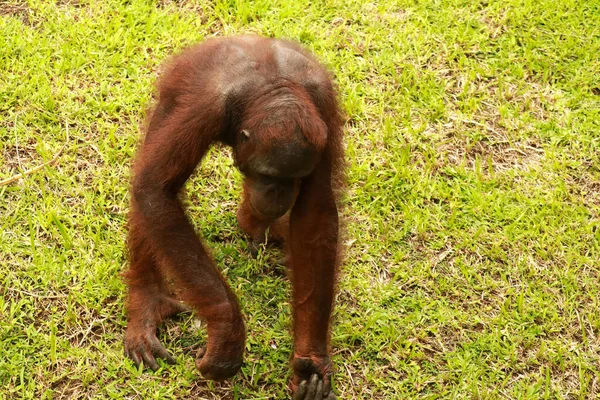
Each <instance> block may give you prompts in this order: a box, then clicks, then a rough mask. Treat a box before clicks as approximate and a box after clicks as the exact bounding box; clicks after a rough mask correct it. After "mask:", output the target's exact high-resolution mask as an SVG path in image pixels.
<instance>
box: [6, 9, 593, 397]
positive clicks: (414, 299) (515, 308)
mask: <svg viewBox="0 0 600 400" xmlns="http://www.w3.org/2000/svg"><path fill="white" fill-rule="evenodd" d="M599 27H600V2H598V1H597V0H588V1H583V0H581V1H575V0H565V1H561V2H556V1H552V0H539V1H536V2H533V1H517V0H504V1H495V0H494V1H492V0H475V1H466V0H423V1H415V0H390V1H385V2H375V3H371V2H367V1H365V0H356V1H342V0H330V1H327V2H309V1H307V0H298V1H295V2H270V1H263V0H261V1H256V2H250V1H244V0H231V1H214V2H203V1H197V2H192V1H158V2H147V1H138V0H131V1H114V0H110V1H56V2H52V1H39V0H30V1H27V2H24V1H17V0H8V1H3V2H0V180H2V179H6V178H8V177H10V176H12V175H14V174H17V173H19V172H20V171H24V170H27V169H29V168H32V167H34V166H36V165H39V164H41V163H43V162H46V161H49V160H51V159H52V158H53V157H54V156H55V155H56V154H57V153H58V152H59V151H60V149H61V147H62V146H65V148H64V150H63V152H62V153H61V154H60V156H59V157H58V160H57V162H56V163H55V164H53V165H49V166H46V167H44V168H43V169H42V170H40V171H38V172H36V173H33V174H30V175H28V176H26V177H25V178H23V179H20V180H18V181H17V182H15V183H13V184H9V185H3V186H0V228H1V229H0V294H1V295H0V348H1V349H2V351H1V355H0V398H7V399H9V398H10V399H13V398H34V399H49V398H144V399H145V398H161V399H162V398H177V399H182V398H192V397H194V396H195V398H207V399H220V398H223V399H259V398H264V399H267V398H269V399H271V398H285V397H286V396H287V391H286V389H285V385H286V382H287V380H288V379H289V374H290V373H289V369H288V361H289V357H290V352H291V339H290V332H289V327H290V306H289V300H288V298H289V292H290V287H289V283H288V281H287V280H286V279H285V278H283V277H282V276H281V271H278V270H277V268H275V267H273V266H272V265H273V263H274V260H276V259H277V254H274V253H273V252H264V253H263V254H262V255H261V257H259V258H258V259H257V260H253V259H251V258H250V257H248V252H247V247H246V241H245V239H244V237H243V236H242V234H241V233H240V231H239V229H238V228H237V225H236V222H235V209H236V204H237V199H238V196H239V193H240V187H239V183H240V175H239V173H237V172H236V171H234V170H233V169H232V162H231V158H230V155H229V152H228V151H227V150H225V149H219V148H217V149H213V150H212V151H211V153H210V154H209V155H208V157H207V158H206V160H205V162H204V164H203V165H202V166H201V167H200V168H199V169H198V173H197V174H196V175H195V177H194V178H193V180H191V182H189V185H188V194H189V195H188V202H189V213H190V215H191V217H192V218H193V219H194V221H195V224H196V228H197V230H198V231H200V232H201V233H202V235H203V236H204V238H205V239H206V241H207V242H208V243H209V244H210V248H211V249H212V252H213V255H214V258H215V260H216V261H217V263H218V265H219V266H220V268H221V269H222V270H223V273H224V275H225V276H226V277H227V280H228V281H229V282H230V284H231V286H232V287H233V289H234V291H235V292H236V294H237V295H238V296H239V297H240V299H241V304H242V308H243V312H244V315H245V316H246V318H247V326H248V332H249V335H248V343H247V356H246V362H245V364H244V367H243V368H242V371H241V373H240V374H238V375H237V376H236V377H235V378H233V379H231V380H229V381H228V382H225V383H223V384H216V383H212V382H207V381H204V380H202V379H200V378H199V377H198V374H197V372H196V371H195V369H194V361H193V356H192V354H193V349H194V347H195V346H196V345H197V344H199V343H202V342H203V341H204V340H205V339H206V336H205V331H204V329H203V328H202V326H201V325H200V324H199V323H197V322H196V321H195V320H194V319H192V318H191V317H185V318H183V319H182V320H180V321H171V322H169V323H167V324H166V326H165V327H164V329H162V332H161V338H162V341H163V343H165V344H166V345H167V347H168V349H169V351H171V352H172V354H174V355H175V356H176V358H177V361H178V364H177V365H176V366H167V365H165V366H164V368H162V369H161V370H160V371H159V372H157V373H152V372H149V371H140V370H138V369H136V368H135V367H134V366H133V365H132V364H131V363H130V362H129V361H127V360H126V359H125V358H124V357H123V349H122V344H121V343H122V336H123V331H124V327H125V322H126V321H125V316H124V311H123V300H124V290H125V288H124V285H123V283H122V281H121V279H120V277H119V273H120V272H121V271H123V270H124V269H125V268H126V267H127V263H126V256H125V247H124V241H125V232H126V231H125V223H126V213H127V209H128V180H129V167H130V162H131V158H132V156H133V154H134V152H135V148H136V144H137V141H138V137H139V132H140V125H141V123H142V119H143V114H144V110H145V107H146V106H147V105H148V104H149V103H150V101H151V97H152V93H153V88H152V83H153V81H154V80H155V78H156V76H157V73H158V71H159V66H160V64H161V62H162V61H163V60H165V59H166V58H167V57H168V56H169V55H170V54H172V53H174V52H176V51H178V50H180V49H182V48H183V47H185V46H186V45H189V44H191V43H194V42H197V41H200V40H202V39H203V38H205V37H209V36H214V35H230V34H237V33H248V32H251V33H260V34H264V35H269V36H277V37H287V38H292V39H295V40H298V41H300V42H302V43H303V44H304V45H305V46H307V47H308V48H309V49H311V50H312V51H314V52H315V53H316V54H317V56H318V57H319V58H320V59H321V60H323V61H324V62H325V63H326V64H327V65H328V66H329V67H330V69H331V70H332V71H333V72H334V73H335V75H336V77H337V82H338V85H339V88H340V94H341V99H342V102H343V104H344V108H345V110H346V113H347V116H348V121H347V127H346V146H347V158H348V164H349V167H348V191H347V195H346V197H345V199H344V210H345V211H344V213H345V224H346V237H345V239H344V241H345V244H346V259H345V263H344V266H343V276H342V279H341V282H340V290H339V296H338V300H337V308H336V314H335V325H334V329H333V339H332V345H333V354H334V357H333V361H334V363H335V365H336V369H337V371H336V375H335V387H336V390H337V392H338V393H339V394H340V395H341V396H340V397H341V398H343V399H358V398H362V399H414V398H419V399H437V398H469V399H496V398H504V399H591V398H597V396H600V378H599V376H600V313H599V309H600V293H599V292H600V280H599V265H600V134H599V132H600V59H599V57H600V56H599V55H600V28H599ZM67 131H68V135H67Z"/></svg>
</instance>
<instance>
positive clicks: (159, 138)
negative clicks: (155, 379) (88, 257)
mask: <svg viewBox="0 0 600 400" xmlns="http://www.w3.org/2000/svg"><path fill="white" fill-rule="evenodd" d="M158 88H159V100H158V103H157V105H156V107H155V109H154V111H153V113H152V115H151V117H150V119H149V121H150V122H149V125H148V128H147V132H146V138H145V141H144V143H143V145H142V146H141V147H140V149H139V151H138V154H137V157H136V160H135V163H134V168H133V172H134V178H133V184H132V201H131V212H130V215H129V241H128V246H129V251H130V262H131V265H130V268H129V270H128V271H127V272H126V273H125V278H126V281H127V283H128V285H129V296H128V302H127V311H128V316H129V324H128V327H127V332H126V335H125V350H126V353H127V355H128V356H129V357H130V358H132V359H133V360H134V361H135V362H136V363H140V362H144V363H145V364H146V365H148V366H150V367H151V368H153V369H156V368H158V364H157V363H156V360H155V358H156V357H160V358H164V359H166V360H167V361H169V362H173V361H174V360H173V359H172V358H171V357H170V356H169V355H168V353H167V352H166V350H165V349H164V347H162V345H161V344H160V342H159V341H158V339H157V338H156V336H155V335H156V328H157V327H158V326H159V324H160V323H161V321H162V320H163V319H164V318H165V317H167V316H168V315H171V314H174V313H177V312H180V311H182V310H183V309H184V306H182V305H180V303H179V302H178V301H177V300H176V299H174V298H173V297H172V296H171V295H170V293H169V290H168V287H167V285H166V283H165V277H166V276H169V277H172V278H174V281H175V284H176V287H177V292H178V293H179V295H180V298H181V300H182V301H183V302H184V303H186V304H188V305H189V306H191V307H192V308H193V310H194V311H195V312H196V313H197V314H198V315H199V316H200V317H201V318H202V319H204V320H205V321H206V323H207V329H208V344H207V347H206V348H205V349H204V350H203V351H202V352H200V353H199V355H198V359H197V364H196V365H197V367H198V369H199V370H200V371H201V373H202V374H203V375H204V376H205V377H206V378H209V379H215V380H222V379H226V378H228V377H230V376H232V375H233V374H235V373H236V372H237V371H238V369H239V368H240V366H241V363H242V356H243V350H244V341H245V329H244V323H243V319H242V315H241V312H240V307H239V305H238V302H237V299H236V298H235V296H234V294H233V293H232V291H231V289H230V288H229V286H228V285H227V283H226V282H225V280H224V279H223V277H222V276H221V274H220V273H219V271H218V270H217V268H216V267H215V265H214V262H213V261H212V259H211V257H210V255H209V253H208V251H207V250H206V249H205V247H204V245H203V244H202V242H201V241H200V239H199V238H198V236H196V234H195V232H194V229H193V227H192V225H191V224H190V222H189V221H188V219H187V217H186V215H185V212H184V209H183V206H182V204H181V202H180V201H179V199H178V194H179V193H180V191H181V188H182V186H183V185H184V183H185V181H186V180H187V179H188V178H189V176H190V175H191V174H192V173H193V171H194V168H195V167H196V165H197V164H198V163H199V162H200V161H201V159H202V157H203V155H204V154H205V153H206V151H207V149H208V148H209V146H210V145H211V143H212V142H214V141H221V142H223V143H225V144H228V145H230V146H232V148H233V150H234V155H235V157H236V165H238V166H240V169H242V172H245V174H247V177H246V178H245V181H244V196H243V200H242V203H241V206H240V209H239V211H238V221H239V223H240V226H241V227H242V229H243V230H244V231H245V232H246V233H247V234H249V235H250V236H251V237H252V239H253V241H255V242H259V241H261V240H262V239H263V238H264V235H265V231H266V229H267V228H268V227H269V226H271V230H272V232H273V233H275V234H276V235H278V236H279V237H280V238H282V239H284V240H285V241H286V244H285V246H286V251H287V260H288V267H289V268H290V269H291V277H292V282H293V298H294V313H293V314H294V315H293V316H294V322H293V328H294V343H295V352H294V356H293V360H292V368H293V370H294V376H293V378H292V384H291V385H292V389H293V391H296V389H297V388H298V385H299V384H300V382H302V381H306V380H308V379H309V378H310V377H311V375H313V374H318V376H319V379H321V380H322V385H323V388H324V389H323V391H322V392H319V391H317V392H318V393H322V396H323V397H321V398H329V399H331V398H334V396H333V393H332V392H331V393H329V379H330V373H331V372H330V371H331V368H330V367H331V366H330V361H329V326H330V324H329V321H330V316H331V311H332V307H333V298H334V283H335V276H336V266H337V264H338V211H337V205H336V202H337V190H338V188H339V185H338V183H339V182H340V177H341V175H342V164H343V150H342V119H341V116H340V112H339V109H338V105H337V101H336V94H335V91H334V88H333V86H332V84H331V80H330V78H329V76H328V73H327V72H326V71H325V70H324V69H323V68H322V67H321V66H320V65H319V64H318V63H317V62H316V61H315V60H314V59H313V58H312V56H311V55H310V54H308V53H307V52H306V51H304V50H303V49H301V48H300V47H299V46H297V45H296V44H293V43H289V42H285V41H279V40H273V39H266V38H260V37H237V38H229V39H214V40H209V41H206V42H204V43H203V44H201V45H199V46H196V47H193V48H190V49H188V50H186V51H185V52H183V53H182V54H181V55H179V56H177V57H175V58H174V59H173V61H172V62H171V64H170V65H169V68H168V69H167V71H166V72H165V73H164V75H163V77H162V79H161V80H160V82H159V86H158ZM270 118H271V119H273V118H274V119H275V122H272V121H271V122H269V123H270V124H271V125H268V126H266V127H265V126H263V125H264V124H265V123H264V121H270V120H269V119H270ZM279 120H281V121H279ZM290 121H291V122H290ZM261 124H262V125H261ZM296 127H299V128H298V129H300V132H301V133H302V134H303V135H304V136H303V137H304V138H305V139H306V143H304V142H302V140H304V139H297V136H293V135H292V133H291V131H292V130H293V129H296ZM241 129H250V130H251V131H252V134H253V135H254V136H255V137H253V138H252V140H253V142H252V143H251V144H248V145H241V144H240V139H238V132H239V131H240V130H241ZM290 135H291V136H290ZM288 137H290V138H296V139H293V140H296V141H298V140H300V142H299V143H304V144H302V146H308V147H307V148H310V149H312V150H310V151H311V153H310V154H317V155H318V161H317V162H316V165H315V166H314V168H312V170H311V171H310V173H308V175H306V174H301V176H292V177H290V178H289V179H288V178H287V175H286V177H284V178H285V179H286V182H291V183H289V184H287V186H285V188H286V189H285V190H286V191H285V194H286V195H288V196H293V198H295V202H293V203H292V206H291V210H290V211H289V212H288V213H286V214H285V215H283V216H280V217H276V218H272V217H269V216H268V215H266V214H264V212H262V210H258V209H257V208H256V207H255V205H253V204H251V201H250V200H249V199H250V194H251V193H252V194H255V195H256V196H272V194H269V193H271V192H268V191H266V190H265V191H261V190H262V189H260V190H259V189H256V188H257V187H258V186H256V182H257V181H256V180H253V179H263V180H264V181H265V182H266V183H265V185H272V182H271V180H270V179H271V178H269V177H266V178H265V177H264V175H263V176H262V178H260V177H259V178H256V177H257V176H260V174H258V175H256V171H254V170H252V169H251V168H250V169H249V167H247V165H249V164H248V163H249V159H250V158H251V157H255V158H256V159H257V160H258V161H257V162H258V163H259V165H262V164H260V163H262V162H264V163H266V164H268V163H269V162H270V160H271V159H270V158H269V157H271V156H270V155H268V154H271V153H270V152H269V151H270V149H271V147H272V146H278V145H281V143H286V142H287V141H288V139H287V138H288ZM290 140H292V139H290ZM290 143H291V142H290ZM294 143H295V142H294ZM292 149H293V147H292ZM291 151H294V150H291ZM298 151H300V150H298ZM291 154H294V153H291ZM257 155H258V157H256V156H257ZM275 159H276V158H275ZM273 160H274V159H273ZM278 165H279V164H278ZM285 167H286V165H281V168H282V170H284V169H285ZM244 168H245V169H244ZM277 171H279V170H277ZM273 182H277V180H276V179H275V180H273ZM273 185H275V186H273V187H277V188H279V186H277V185H276V184H273ZM265 187H267V186H265ZM268 187H271V186H268ZM282 190H283V189H282ZM259 198H260V199H263V197H259ZM264 198H267V199H268V198H270V197H264ZM274 198H278V197H274ZM257 204H262V203H257ZM286 204H287V203H286ZM304 385H305V383H303V386H302V388H301V390H299V391H298V392H300V391H302V390H304ZM319 385H321V383H319ZM309 391H310V390H309ZM313 395H314V390H313V394H312V395H308V394H307V395H306V396H308V397H304V396H305V395H304V394H300V395H297V397H296V398H303V399H304V398H306V399H309V398H310V399H312V398H313V397H310V396H313ZM298 396H300V397H298ZM318 396H320V395H318Z"/></svg>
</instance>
